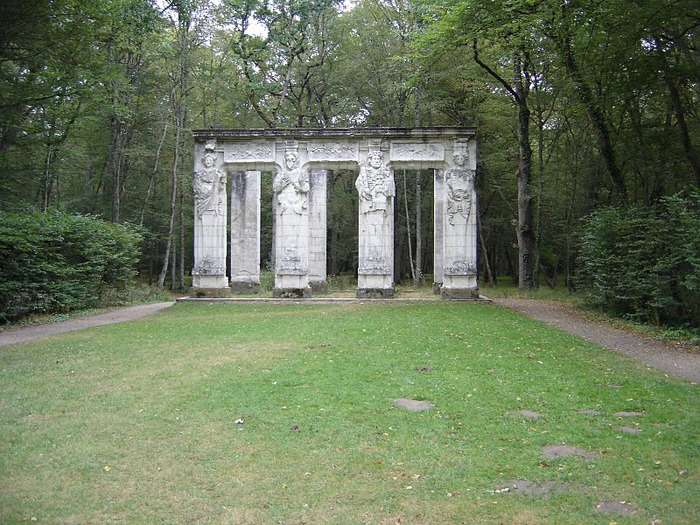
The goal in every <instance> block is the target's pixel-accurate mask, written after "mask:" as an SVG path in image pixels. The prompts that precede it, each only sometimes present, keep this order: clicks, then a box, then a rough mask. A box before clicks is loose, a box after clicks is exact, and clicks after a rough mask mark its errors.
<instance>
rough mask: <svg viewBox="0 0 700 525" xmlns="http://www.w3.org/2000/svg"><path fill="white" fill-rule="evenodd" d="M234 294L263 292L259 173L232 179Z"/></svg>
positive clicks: (240, 174)
mask: <svg viewBox="0 0 700 525" xmlns="http://www.w3.org/2000/svg"><path fill="white" fill-rule="evenodd" d="M231 290H232V291H234V292H243V293H258V292H259V291H260V172H259V171H245V172H240V171H239V172H235V173H233V174H232V176H231Z"/></svg>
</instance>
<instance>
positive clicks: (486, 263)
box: [476, 217, 497, 288]
mask: <svg viewBox="0 0 700 525" xmlns="http://www.w3.org/2000/svg"><path fill="white" fill-rule="evenodd" d="M476 226H477V230H478V233H479V241H480V244H481V254H482V256H481V260H482V261H483V262H484V267H485V268H486V275H487V278H488V281H489V286H490V287H492V288H493V287H494V286H497V283H496V280H495V279H494V278H493V273H491V263H490V262H489V254H488V251H487V250H486V242H485V241H484V234H483V232H482V230H481V220H480V219H479V217H477V221H476Z"/></svg>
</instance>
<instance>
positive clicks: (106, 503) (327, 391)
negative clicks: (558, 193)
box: [0, 302, 700, 525]
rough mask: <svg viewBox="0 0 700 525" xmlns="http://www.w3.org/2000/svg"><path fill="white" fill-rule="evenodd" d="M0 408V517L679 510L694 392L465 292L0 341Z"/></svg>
mask: <svg viewBox="0 0 700 525" xmlns="http://www.w3.org/2000/svg"><path fill="white" fill-rule="evenodd" d="M397 398H410V399H414V400H422V401H429V402H431V403H434V405H435V406H434V408H432V409H429V410H424V411H410V410H406V409H403V408H399V407H397V406H396V405H395V403H394V400H395V399H397ZM583 411H585V412H583ZM593 411H595V412H597V413H590V412H593ZM535 413H536V414H539V415H540V417H538V418H534V417H533V416H535V415H536V414H535ZM620 413H622V414H620ZM0 417H1V418H2V419H1V424H0V523H21V522H30V521H36V522H39V523H75V524H87V523H135V524H142V523H144V524H155V523H163V524H180V523H183V524H184V523H210V524H229V523H230V524H237V523H241V524H243V523H245V524H280V523H283V524H301V523H306V524H334V525H338V524H362V523H370V524H396V523H401V524H463V523H504V524H511V523H512V524H530V523H532V524H535V523H552V524H562V523H567V524H577V523H580V524H591V523H593V524H595V523H601V524H609V523H611V522H616V523H618V524H624V523H640V524H641V523H643V524H650V523H652V522H654V520H658V521H656V522H655V523H657V524H664V525H667V524H669V525H670V524H683V523H688V524H690V523H697V522H698V517H699V516H700V499H699V498H698V497H699V496H700V471H699V468H698V467H699V466H700V461H699V458H698V455H699V454H700V447H699V445H700V443H699V439H698V438H699V436H700V404H699V403H698V387H697V386H694V385H692V384H690V383H686V382H683V381H681V380H675V379H672V378H668V377H665V376H664V375H663V374H662V373H660V372H655V371H652V370H648V369H647V368H646V367H644V366H643V365H640V364H637V363H635V362H632V361H630V360H627V359H625V358H623V357H620V356H618V355H616V354H614V353H612V352H609V351H606V350H604V349H602V348H600V347H598V346H596V345H593V344H590V343H587V342H585V341H583V340H581V339H578V338H576V337H573V336H570V335H568V334H565V333H563V332H561V331H558V330H556V329H554V328H550V327H548V326H546V325H544V324H542V323H539V322H537V321H534V320H530V319H527V318H525V317H522V316H520V315H518V314H516V313H514V312H511V311H508V310H504V309H501V308H498V307H496V306H494V305H491V304H485V303H478V304H477V303H463V302H457V303H448V302H431V303H419V302H416V303H405V302H404V303H400V302H395V303H364V304H362V303H343V304H295V303H289V304H282V305H280V304H257V303H256V304H232V303H216V304H211V303H178V304H177V305H175V306H173V307H172V308H170V309H168V310H166V311H164V312H162V313H160V314H158V315H155V316H152V317H149V318H146V319H143V320H140V321H134V322H130V323H124V324H117V325H112V326H108V327H101V328H95V329H90V330H83V331H79V332H70V333H65V334H61V335H57V336H54V337H51V338H48V339H43V340H39V341H36V342H32V343H26V344H21V345H14V346H9V347H5V348H2V349H0ZM551 445H566V446H568V447H572V448H574V449H575V451H576V452H577V454H573V455H561V456H558V457H551V458H550V457H546V455H545V447H548V446H551ZM515 480H520V481H515ZM525 481H527V482H530V484H531V485H533V486H534V487H535V488H536V490H534V492H533V493H528V492H527V491H523V490H520V488H521V487H523V486H525V485H526V484H525V483H524V482H525ZM516 487H518V488H517V489H516ZM603 501H614V502H625V506H622V505H618V506H620V507H621V508H622V509H623V510H624V509H627V510H629V511H630V512H631V511H633V510H634V509H636V512H634V514H631V515H625V514H605V513H601V512H599V511H598V510H596V507H597V505H598V504H600V503H601V502H603Z"/></svg>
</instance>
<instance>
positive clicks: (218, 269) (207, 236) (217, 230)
mask: <svg viewBox="0 0 700 525" xmlns="http://www.w3.org/2000/svg"><path fill="white" fill-rule="evenodd" d="M215 148H216V144H215V143H212V142H208V143H207V144H206V145H205V146H204V151H203V152H202V151H201V150H199V151H196V152H195V173H194V180H193V189H194V200H195V202H194V268H193V269H192V292H193V295H195V296H197V297H203V296H211V297H221V296H226V295H228V294H229V287H228V279H227V278H226V213H227V210H226V173H225V172H224V171H222V170H221V169H220V166H221V163H222V159H221V158H220V157H221V155H220V153H219V152H218V151H216V149H215Z"/></svg>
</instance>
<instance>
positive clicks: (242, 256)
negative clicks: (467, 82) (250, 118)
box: [192, 128, 478, 298]
mask: <svg viewBox="0 0 700 525" xmlns="http://www.w3.org/2000/svg"><path fill="white" fill-rule="evenodd" d="M474 135H475V133H474V130H473V129H467V128H419V129H404V128H358V129H332V128H327V129H309V128H300V129H258V130H217V129H209V130H198V131H195V132H194V136H195V175H194V181H193V185H194V193H195V228H194V233H195V253H194V257H195V261H194V269H193V272H192V274H193V292H194V294H195V295H198V296H202V295H225V294H226V292H227V291H228V290H230V289H234V290H236V291H257V290H258V289H259V286H260V192H261V191H260V181H261V172H263V171H267V172H272V173H273V188H272V189H273V214H274V226H273V227H274V232H273V236H274V239H275V241H274V247H275V254H274V255H275V259H274V260H275V290H274V295H275V296H276V297H308V296H310V295H311V293H312V290H323V289H325V282H326V216H327V210H326V181H327V177H328V172H329V171H330V170H334V169H350V170H354V171H356V172H357V173H358V176H357V180H356V182H355V187H356V189H357V192H358V199H359V203H360V204H359V242H358V244H359V246H358V254H359V257H358V288H357V296H358V297H367V298H376V297H378V298H384V297H391V296H393V293H394V274H393V269H394V201H395V195H396V191H395V184H394V171H395V170H397V169H433V170H435V192H434V193H435V203H434V204H435V208H434V209H435V257H434V266H435V279H434V280H435V288H436V290H439V291H441V293H442V295H443V297H446V298H473V297H476V296H478V286H477V278H476V275H477V273H476V263H477V260H476V193H475V192H474V175H475V173H476V141H475V138H474ZM226 172H228V173H229V174H230V176H231V181H230V199H231V217H230V223H229V224H230V228H231V237H230V245H231V253H230V283H229V280H228V278H227V276H226V270H225V268H226V259H227V239H226V226H227V206H226V186H227V184H226V183H227V175H226Z"/></svg>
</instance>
